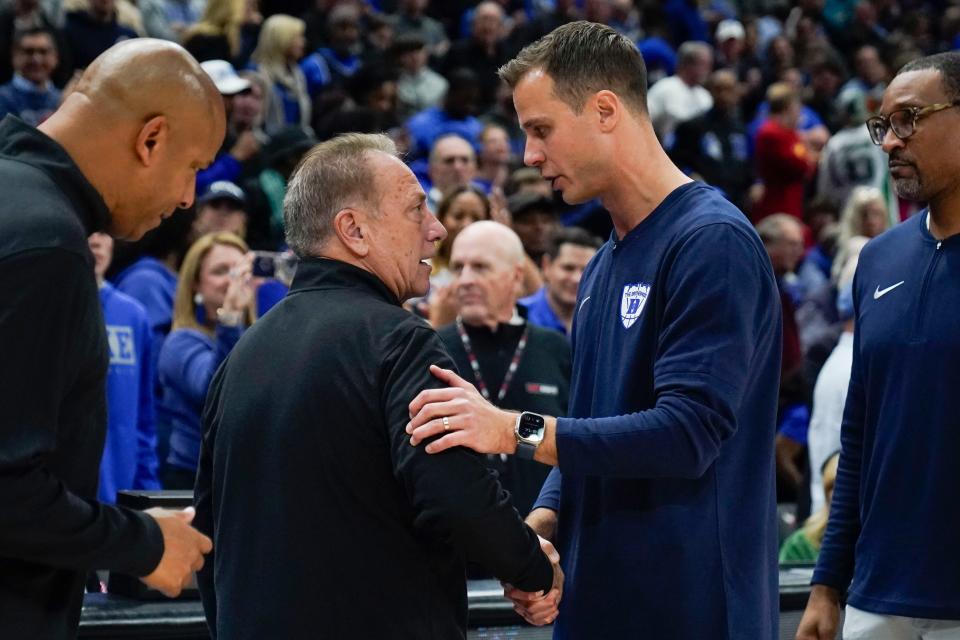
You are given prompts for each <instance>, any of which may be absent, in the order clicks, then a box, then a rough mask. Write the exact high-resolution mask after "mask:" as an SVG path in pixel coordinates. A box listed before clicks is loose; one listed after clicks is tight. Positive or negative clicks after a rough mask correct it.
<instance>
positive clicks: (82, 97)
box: [40, 38, 226, 240]
mask: <svg viewBox="0 0 960 640" xmlns="http://www.w3.org/2000/svg"><path fill="white" fill-rule="evenodd" d="M40 129H41V131H43V132H44V133H46V134H47V135H49V136H50V137H51V138H53V139H54V140H56V141H57V142H59V143H60V144H61V145H62V146H63V147H64V148H65V149H66V150H67V152H68V153H69V154H70V156H71V157H72V158H73V160H74V162H76V164H77V166H78V167H79V168H80V171H81V172H83V174H84V176H85V177H86V178H87V180H89V181H90V183H91V184H92V185H93V186H94V187H95V188H96V189H97V191H98V192H99V193H100V195H101V196H102V197H103V199H104V201H105V202H106V204H107V207H108V208H109V209H110V212H111V215H112V224H111V227H110V229H109V232H110V233H111V235H113V236H114V237H118V238H125V239H131V240H135V239H137V238H139V237H141V236H142V235H143V234H144V233H146V232H147V231H149V230H150V229H152V228H153V227H155V226H157V225H158V224H159V223H160V220H161V218H163V217H166V216H168V215H170V214H172V213H173V211H174V210H175V209H176V208H178V207H180V208H186V207H189V206H190V205H191V204H192V203H193V198H194V187H195V178H196V172H197V171H198V170H200V169H202V168H204V167H206V166H208V165H209V164H210V163H211V162H213V159H214V157H215V155H216V153H217V150H218V149H219V148H220V144H221V143H222V142H223V136H224V132H225V130H226V118H225V115H224V110H223V100H222V98H221V97H220V93H219V92H218V91H217V88H216V86H215V85H214V84H213V81H212V80H211V79H210V77H209V76H208V75H207V74H206V73H205V72H204V71H203V69H201V68H200V65H199V64H198V63H197V61H196V60H194V58H193V57H192V56H191V55H190V54H189V53H187V51H186V50H185V49H184V48H183V47H181V46H179V45H177V44H174V43H172V42H167V41H165V40H154V39H149V38H136V39H132V40H126V41H124V42H121V43H119V44H116V45H114V46H113V47H111V48H110V49H108V50H107V51H105V52H104V53H103V54H101V55H100V57H98V58H97V59H96V60H94V61H93V63H92V64H91V65H90V66H89V67H88V68H87V70H86V71H85V72H84V74H83V76H82V77H81V79H80V81H79V82H78V83H77V86H76V88H75V90H74V91H73V92H72V93H70V94H69V95H68V96H67V97H66V98H65V100H64V102H63V105H62V106H61V107H60V109H59V110H58V111H57V112H56V113H54V114H53V116H51V117H50V118H49V119H48V120H47V121H46V122H44V123H43V125H41V127H40Z"/></svg>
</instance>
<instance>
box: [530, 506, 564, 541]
mask: <svg viewBox="0 0 960 640" xmlns="http://www.w3.org/2000/svg"><path fill="white" fill-rule="evenodd" d="M525 522H526V523H527V526H529V527H530V528H531V529H533V530H534V531H535V532H536V534H537V535H538V536H540V537H541V538H546V539H547V540H550V541H553V539H554V536H555V535H556V533H557V512H556V511H554V510H553V509H547V508H544V507H540V508H538V509H534V510H533V511H531V512H530V515H528V516H527V519H526V520H525Z"/></svg>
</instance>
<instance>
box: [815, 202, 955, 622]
mask: <svg viewBox="0 0 960 640" xmlns="http://www.w3.org/2000/svg"><path fill="white" fill-rule="evenodd" d="M925 222H926V211H923V212H921V213H919V214H917V215H915V216H914V217H912V218H910V219H908V220H907V221H906V222H904V223H903V224H901V225H899V226H896V227H894V228H893V229H890V230H889V231H887V232H885V233H883V234H881V235H880V236H878V237H876V238H874V239H873V240H871V241H870V242H869V243H868V244H867V246H866V247H864V249H863V251H862V252H861V254H860V261H859V263H858V265H857V273H856V275H855V276H854V278H853V303H854V309H855V313H856V319H857V321H856V330H855V331H854V335H853V365H852V368H851V376H850V387H849V391H848V393H847V402H846V406H845V408H844V413H843V424H842V429H841V432H840V443H841V447H842V451H841V454H840V466H839V468H838V471H837V481H836V484H835V485H834V489H833V500H832V502H831V507H830V522H829V524H828V525H827V532H826V534H825V536H824V539H823V544H822V546H821V549H820V557H819V560H818V561H817V569H816V571H815V572H814V574H813V582H814V583H815V584H825V585H829V586H832V587H834V588H836V589H838V590H840V591H841V592H843V591H844V590H846V589H847V587H848V585H849V592H848V598H847V602H849V603H850V604H851V605H853V606H854V607H856V608H858V609H862V610H864V611H870V612H873V613H878V614H883V615H895V616H905V617H911V618H937V619H947V620H960V557H958V556H957V555H956V554H955V553H953V550H954V548H955V546H956V540H957V531H960V509H958V508H957V505H960V482H958V480H957V472H956V466H957V460H956V459H957V452H958V451H960V413H958V412H957V408H956V406H955V405H954V404H953V397H952V395H951V394H952V393H954V392H955V390H956V389H958V388H960V366H958V364H957V363H958V362H960V320H958V317H960V236H957V235H954V236H951V237H950V238H947V239H946V240H943V241H938V240H936V239H935V238H934V237H933V236H932V235H930V232H929V231H928V230H927V227H926V224H925Z"/></svg>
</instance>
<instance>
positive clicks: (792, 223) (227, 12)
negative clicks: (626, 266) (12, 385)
mask: <svg viewBox="0 0 960 640" xmlns="http://www.w3.org/2000/svg"><path fill="white" fill-rule="evenodd" d="M575 19H587V20H592V21H596V22H604V23H606V24H608V25H610V26H612V27H614V28H615V29H617V30H618V31H620V32H621V33H623V34H625V35H627V36H629V37H630V38H631V39H633V40H634V41H635V42H636V43H637V46H638V48H639V49H640V51H641V52H642V53H643V55H644V57H645V60H646V63H647V66H648V72H649V78H650V81H651V86H650V89H649V95H648V111H649V114H650V117H651V121H652V123H653V125H654V128H655V130H656V132H657V135H658V137H659V138H660V140H661V142H662V144H663V146H664V147H665V148H666V149H667V150H668V151H669V153H670V154H671V157H672V159H673V160H674V162H675V163H676V164H677V165H678V166H679V167H680V168H681V169H682V170H683V171H685V172H687V173H688V174H689V175H690V176H692V177H694V178H696V179H699V180H702V181H704V182H706V183H708V184H710V185H712V186H714V187H715V188H717V189H719V190H720V191H722V192H723V193H724V194H725V195H726V197H728V198H729V199H730V200H731V201H732V202H734V203H735V204H736V205H737V206H738V207H739V208H740V209H741V210H742V211H743V212H744V214H745V215H746V216H748V217H749V218H750V220H751V221H752V222H754V223H755V224H756V225H757V228H758V232H759V234H760V236H761V239H762V240H763V242H764V245H765V246H766V248H767V250H768V253H769V256H770V259H771V262H772V264H773V266H774V271H775V273H776V275H777V279H778V282H779V284H780V291H781V304H782V310H783V313H784V346H783V367H782V380H781V393H780V415H779V417H778V425H777V429H778V435H777V467H778V498H779V499H780V500H781V501H783V502H785V503H791V504H793V503H796V504H797V505H798V506H797V510H796V514H795V516H793V517H795V518H796V520H795V521H796V522H802V521H803V519H804V518H806V516H808V515H809V514H810V513H811V512H813V513H815V514H816V513H821V512H822V511H823V509H825V508H827V507H828V505H825V504H824V498H823V488H824V484H825V483H824V481H823V479H822V478H823V469H824V465H825V464H826V463H827V461H828V460H829V459H830V457H831V454H832V453H833V452H834V451H835V450H836V449H837V448H838V447H839V414H838V409H841V408H842V406H843V393H844V392H845V390H846V379H845V376H844V373H843V366H844V365H843V363H845V362H847V361H846V360H844V359H843V358H844V357H846V358H849V349H850V345H849V343H850V332H851V330H852V327H851V322H850V317H851V315H852V311H851V309H850V302H849V290H850V284H849V283H850V280H851V278H852V270H851V269H852V267H851V265H855V263H856V256H857V255H858V252H859V249H860V248H861V247H862V246H863V244H864V242H865V241H866V240H867V239H869V238H872V237H874V236H876V235H878V234H880V233H881V232H883V231H884V230H885V229H887V228H889V227H890V226H892V225H896V224H898V223H899V222H901V221H902V220H904V219H906V218H907V217H909V216H910V215H912V214H913V213H914V212H915V211H916V206H917V205H915V204H911V203H907V202H906V201H902V200H899V199H898V198H897V197H896V195H895V194H894V192H893V190H892V189H891V187H890V180H889V175H888V172H887V167H886V159H885V157H884V154H883V152H882V151H881V150H880V149H879V147H877V146H876V145H874V144H873V143H872V142H871V140H870V136H869V133H868V131H867V129H866V127H865V126H864V122H865V120H866V119H867V117H868V116H869V115H870V114H871V113H874V112H876V110H877V108H878V105H879V101H880V98H881V96H882V92H883V90H884V88H885V86H886V83H887V82H888V81H889V80H890V79H891V78H892V76H893V74H894V73H895V72H896V70H897V69H898V68H899V67H900V66H902V65H903V64H904V63H906V62H908V61H909V60H912V59H914V58H917V57H920V56H922V55H926V54H930V53H934V52H937V51H942V50H948V49H952V48H955V47H957V46H958V45H960V4H957V3H953V2H950V1H947V0H938V1H934V0H929V1H924V0H799V1H797V2H780V1H776V0H752V1H751V0H740V1H739V2H738V1H736V0H698V1H695V0H669V1H667V2H655V1H652V0H637V1H635V2H629V1H627V0H500V1H485V2H480V3H475V2H467V1H464V0H456V1H451V2H433V3H431V2H429V0H393V1H390V0H366V1H363V0H342V1H337V0H261V1H260V2H258V0H5V1H0V116H2V115H5V114H7V113H11V114H14V115H16V116H18V117H20V118H21V119H23V120H24V121H25V122H27V123H29V124H32V125H36V124H38V123H40V122H42V121H43V120H44V119H45V118H46V117H47V116H48V115H49V114H50V113H52V112H53V111H54V110H55V109H56V108H57V106H58V104H59V103H60V101H61V100H62V98H63V96H64V95H65V94H67V93H69V92H70V90H71V85H72V83H73V82H75V80H76V78H77V77H78V74H79V73H80V72H82V70H83V68H84V67H85V66H86V65H87V64H89V63H90V62H91V61H92V60H93V59H94V58H95V57H96V56H97V55H99V54H100V53H101V52H103V51H104V50H106V49H107V48H109V47H110V46H111V45H113V44H114V43H116V42H118V41H120V40H123V39H126V38H134V37H141V36H149V37H154V38H163V39H168V40H175V41H178V42H180V43H182V44H183V45H184V47H185V48H186V49H187V50H188V51H190V52H191V53H192V54H193V55H194V56H195V57H196V58H197V59H198V60H199V61H201V62H202V63H203V66H204V69H205V70H206V71H207V73H208V74H209V75H210V76H211V77H212V78H213V80H214V81H215V83H216V86H217V88H218V90H219V91H220V93H221V95H222V98H223V101H224V105H225V107H226V115H227V135H226V138H225V140H224V143H223V146H222V148H221V150H220V153H219V154H218V156H217V158H216V160H215V162H214V163H213V164H212V165H211V166H209V167H207V168H205V169H204V170H202V171H200V172H199V174H198V176H197V196H198V199H197V202H196V204H195V206H194V207H193V208H192V209H190V210H188V211H183V212H180V213H178V214H177V215H176V216H174V217H173V218H171V219H170V220H167V221H165V223H164V224H163V225H162V226H161V228H160V229H158V230H157V231H155V232H153V233H151V234H150V235H148V237H147V238H145V239H144V240H143V241H141V242H139V243H137V244H134V245H123V244H121V245H118V246H117V248H116V256H115V257H114V258H113V263H112V265H111V266H110V268H109V270H107V265H109V264H110V257H107V258H105V260H104V261H103V262H102V263H101V262H98V265H100V264H102V270H103V271H104V272H105V274H106V280H104V282H105V285H104V286H105V287H109V288H108V289H106V290H105V291H106V292H105V293H104V294H103V295H102V297H103V300H104V305H108V303H109V297H110V296H112V295H114V293H119V294H123V296H124V300H125V301H127V300H129V299H131V298H132V299H133V300H134V301H136V302H134V303H133V305H134V306H133V307H132V310H131V311H128V312H125V313H126V314H127V315H126V316H124V318H126V319H123V320H122V321H118V322H119V324H120V325H123V327H126V329H125V330H123V331H119V330H117V327H114V328H113V330H112V332H111V333H110V335H111V340H114V339H116V340H117V341H118V342H117V343H116V345H115V344H114V343H113V342H111V357H112V359H111V363H112V368H111V375H113V374H115V373H117V372H116V371H114V368H113V365H117V366H120V365H123V364H129V361H130V359H137V360H138V361H139V360H143V361H144V371H146V373H145V374H143V373H137V372H129V373H127V374H124V375H128V377H130V379H134V378H136V377H137V376H141V375H146V376H147V380H148V382H146V383H143V382H141V383H140V384H141V386H139V387H137V389H139V390H140V391H144V392H143V393H141V392H137V393H134V392H127V393H126V394H125V396H126V397H128V398H129V400H130V402H131V403H133V404H134V405H136V408H131V409H129V410H124V411H126V413H125V414H124V415H129V416H130V421H131V423H132V424H133V426H131V427H130V428H131V429H137V430H139V431H138V433H139V436H138V438H132V439H131V438H127V439H123V438H115V437H114V436H108V449H107V453H106V454H105V463H104V464H105V465H108V464H109V465H110V466H111V469H113V468H117V469H119V468H120V467H121V466H122V467H123V468H124V469H125V471H124V472H123V473H119V472H118V471H111V472H110V473H106V472H105V473H103V474H101V478H102V479H103V481H102V485H103V487H107V491H108V492H110V491H113V490H115V489H119V488H124V487H123V486H122V485H124V484H129V485H130V487H131V488H155V487H156V486H158V481H161V480H162V481H163V482H164V483H165V484H167V485H168V486H170V487H180V486H184V487H186V486H190V477H192V473H193V470H194V468H195V465H196V460H195V458H196V452H197V447H198V441H199V440H198V439H199V431H198V427H197V425H198V424H199V418H198V414H199V411H200V408H201V407H202V400H203V396H204V394H205V387H206V384H207V383H208V381H209V379H210V376H211V375H212V373H213V371H214V369H215V368H216V366H217V365H218V364H219V363H220V362H221V361H222V360H223V358H224V357H225V356H226V354H227V353H228V352H229V349H230V347H231V346H232V344H234V343H235V342H236V341H237V340H238V339H239V336H240V334H241V333H242V330H243V327H244V326H246V325H248V324H249V323H250V322H253V321H254V319H255V318H256V317H257V315H261V314H262V313H264V312H266V310H267V309H269V307H270V306H271V303H272V302H275V301H276V299H277V297H278V296H281V295H282V294H283V291H284V290H285V289H284V286H283V284H282V283H276V282H274V281H269V280H263V279H258V280H256V281H255V283H254V285H253V286H252V288H250V285H247V284H243V283H242V282H241V281H239V280H237V279H236V276H237V274H238V273H242V272H243V270H244V269H249V264H250V260H251V258H250V255H249V254H246V251H247V249H248V248H250V249H255V250H266V251H282V250H283V249H284V229H283V199H284V194H285V191H286V185H287V180H288V179H289V177H290V175H291V173H292V171H293V169H294V167H295V166H296V165H297V163H298V161H299V160H300V158H301V157H302V155H303V154H304V153H305V152H306V151H307V150H308V149H310V148H311V147H312V146H313V145H314V144H315V143H316V142H317V141H320V140H325V139H329V138H331V137H333V136H335V135H337V134H339V133H343V132H347V131H359V132H386V133H387V134H388V135H389V136H390V137H391V138H393V139H394V140H395V141H396V143H397V144H398V146H399V147H400V148H401V149H403V150H404V152H405V154H406V155H405V157H406V159H407V161H408V163H409V165H410V167H411V168H412V169H413V171H414V173H415V175H416V176H417V178H418V179H419V180H420V181H421V184H422V185H423V187H424V190H425V192H426V193H427V194H428V202H429V204H430V206H431V208H433V210H434V211H436V212H437V215H438V217H439V219H440V220H441V222H442V223H443V224H444V225H445V227H446V228H447V230H448V234H449V235H448V236H447V238H446V240H445V241H444V242H443V243H442V244H441V246H440V248H439V250H438V252H437V255H436V257H435V259H434V275H433V288H432V292H431V294H430V296H429V298H427V299H424V300H418V301H413V302H412V303H411V304H410V305H409V307H410V308H411V310H412V311H413V312H415V313H419V314H421V315H422V316H424V317H425V318H427V319H429V320H430V321H431V322H432V323H433V324H434V325H435V326H436V327H438V328H439V327H442V326H448V325H450V323H452V322H453V321H454V319H455V318H456V317H457V316H458V311H459V307H458V304H459V303H458V299H457V295H456V286H457V278H456V274H455V273H454V272H453V271H451V268H450V258H451V248H452V247H453V246H454V241H455V239H456V238H457V235H458V233H459V232H461V231H462V230H463V228H464V227H466V226H467V225H469V224H470V223H473V222H476V221H481V220H495V221H499V222H502V223H504V224H507V225H510V226H512V228H513V229H514V231H515V232H516V234H517V236H518V237H519V239H520V241H521V242H522V244H523V248H524V250H525V254H526V255H525V256H524V259H523V261H522V263H521V264H520V265H519V268H520V270H521V272H522V278H520V284H519V289H520V290H519V291H516V292H510V293H511V299H516V298H521V296H525V297H523V298H522V299H521V300H520V304H521V306H522V307H524V308H525V305H526V304H530V305H537V309H538V316H544V314H545V317H548V318H549V317H551V314H552V320H549V321H548V322H546V324H548V326H549V325H550V324H551V323H552V326H549V328H551V329H554V330H559V331H560V332H561V333H564V332H566V331H569V327H570V313H569V312H570V309H571V305H572V303H573V301H575V291H576V283H577V282H578V280H579V274H580V273H581V272H582V269H583V266H584V265H583V264H582V263H585V261H586V259H588V257H589V255H592V252H593V251H594V249H595V247H596V240H595V238H606V237H607V236H608V235H609V234H610V231H611V226H610V222H609V219H608V218H607V216H606V214H605V212H604V211H603V208H602V206H601V204H600V203H599V202H588V203H585V204H580V205H576V206H572V205H568V204H565V203H563V202H561V201H560V200H559V199H557V198H556V197H555V196H554V194H553V192H552V189H551V186H550V184H549V183H548V182H546V181H544V180H543V179H541V178H540V177H539V174H538V172H537V171H536V170H532V169H530V168H524V167H523V162H522V159H523V148H524V139H523V134H522V132H521V130H520V128H519V127H518V123H517V122H516V114H515V112H514V109H513V103H512V99H511V93H510V90H509V89H508V88H507V87H506V86H505V85H504V84H503V83H502V82H500V81H499V80H498V77H497V75H496V71H497V69H498V68H499V66H500V65H502V64H504V63H505V62H507V61H508V60H509V59H510V58H511V57H513V56H514V55H515V54H516V53H517V52H518V51H519V50H520V49H521V48H522V47H523V46H524V45H525V44H528V43H530V42H532V41H534V40H535V39H537V38H538V37H540V36H542V35H545V34H546V33H548V32H549V31H550V30H552V29H553V28H555V27H557V26H559V25H561V24H563V23H566V22H569V21H572V20H575ZM149 72H150V71H149V70H148V69H145V70H144V73H149ZM565 228H579V231H577V232H575V233H574V234H573V235H572V236H571V235H570V234H569V233H567V231H569V229H566V230H565ZM565 233H566V234H567V235H564V234H565ZM578 234H579V235H578ZM91 243H92V246H95V247H96V249H95V252H96V251H98V250H99V251H101V252H106V253H111V254H112V247H110V248H109V251H107V250H106V249H104V247H103V246H102V245H103V239H102V238H99V239H96V243H95V242H94V240H91ZM564 247H566V248H564ZM583 256H587V258H583V259H581V258H582V257H583ZM575 258H576V259H575ZM100 275H101V276H103V275H104V274H100ZM111 282H112V285H110V283H111ZM264 283H267V284H264ZM730 286H736V283H731V285H730ZM514 293H515V294H516V295H513V294H514ZM127 296H129V298H128V297H127ZM225 301H226V302H227V303H225ZM124 304H126V302H125V303H124ZM128 306H129V305H128ZM105 308H106V306H105ZM218 309H220V310H221V312H223V309H227V314H226V315H227V316H229V317H217V313H216V311H217V310H218ZM233 312H236V313H233ZM524 313H526V312H524ZM237 314H239V315H237ZM107 322H108V323H110V322H111V320H110V317H109V316H108V318H107ZM117 326H119V325H117ZM128 338H129V339H130V340H133V339H134V338H136V340H138V341H140V342H142V343H143V344H138V348H137V350H136V351H135V352H133V351H129V349H127V346H126V343H123V342H121V341H122V340H127V339H128ZM114 347H116V348H114ZM825 362H826V365H824V363H825ZM838 363H839V364H838ZM821 368H823V373H822V374H821ZM846 369H847V372H846V375H847V376H848V375H849V364H847V365H846ZM818 377H819V380H818ZM110 389H111V393H116V392H114V391H113V389H114V387H113V386H111V387H110ZM145 390H146V391H150V390H152V392H153V393H152V394H151V393H146V392H145ZM117 402H119V400H118V401H117ZM113 407H114V405H113V404H111V409H113ZM144 412H148V413H153V412H155V418H154V417H151V416H146V417H145V414H144ZM110 428H111V429H114V428H115V427H114V423H113V421H111V427H110ZM808 442H809V447H808ZM123 443H126V445H125V446H128V447H130V449H129V451H127V452H126V457H125V454H124V453H123V452H122V451H118V450H117V447H121V446H124V445H123ZM808 450H809V453H808ZM108 459H110V460H114V462H109V463H108V462H107V460H108ZM118 459H123V462H117V461H116V460H118ZM131 460H133V462H131ZM158 466H159V470H158ZM103 487H102V488H103ZM103 497H104V498H105V499H107V500H110V499H112V498H113V496H111V495H104V496H103ZM811 500H812V509H811ZM817 522H819V520H815V521H814V524H816V523H817ZM815 528H816V527H813V528H810V527H809V526H808V528H807V529H805V531H808V533H809V532H810V531H813V530H814V529H815ZM819 535H822V529H821V530H820V533H819ZM799 540H800V539H795V540H794V543H793V547H796V544H797V543H798V541H799ZM802 542H803V543H804V544H807V543H809V547H804V551H805V552H811V550H812V551H815V550H816V546H817V544H819V541H818V538H817V536H816V535H813V536H812V538H811V537H810V536H808V537H806V538H804V539H803V541H802ZM807 555H809V553H808V554H807Z"/></svg>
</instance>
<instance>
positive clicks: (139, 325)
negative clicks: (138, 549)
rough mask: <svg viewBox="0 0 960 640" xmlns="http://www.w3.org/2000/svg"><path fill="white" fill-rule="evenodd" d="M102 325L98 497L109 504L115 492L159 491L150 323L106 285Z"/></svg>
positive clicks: (140, 308)
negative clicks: (106, 359)
mask: <svg viewBox="0 0 960 640" xmlns="http://www.w3.org/2000/svg"><path fill="white" fill-rule="evenodd" d="M100 305H101V307H102V308H103V319H104V321H105V322H106V324H107V343H108V344H109V347H110V367H109V369H108V370H107V437H106V441H105V442H104V446H103V458H102V460H101V463H100V487H99V489H98V491H97V497H98V498H99V499H100V501H101V502H106V503H108V504H113V503H114V502H116V499H117V490H119V489H159V488H160V482H159V481H158V480H157V467H158V463H157V435H156V431H155V427H154V419H153V371H152V358H151V357H150V345H151V335H150V323H149V322H148V321H147V312H146V310H145V309H144V308H143V306H142V305H141V304H140V303H139V302H137V301H136V300H134V299H133V298H131V297H129V296H126V295H124V294H122V293H120V292H119V291H117V290H116V289H114V288H113V287H112V286H110V284H109V283H106V282H105V283H104V284H103V286H101V287H100Z"/></svg>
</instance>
